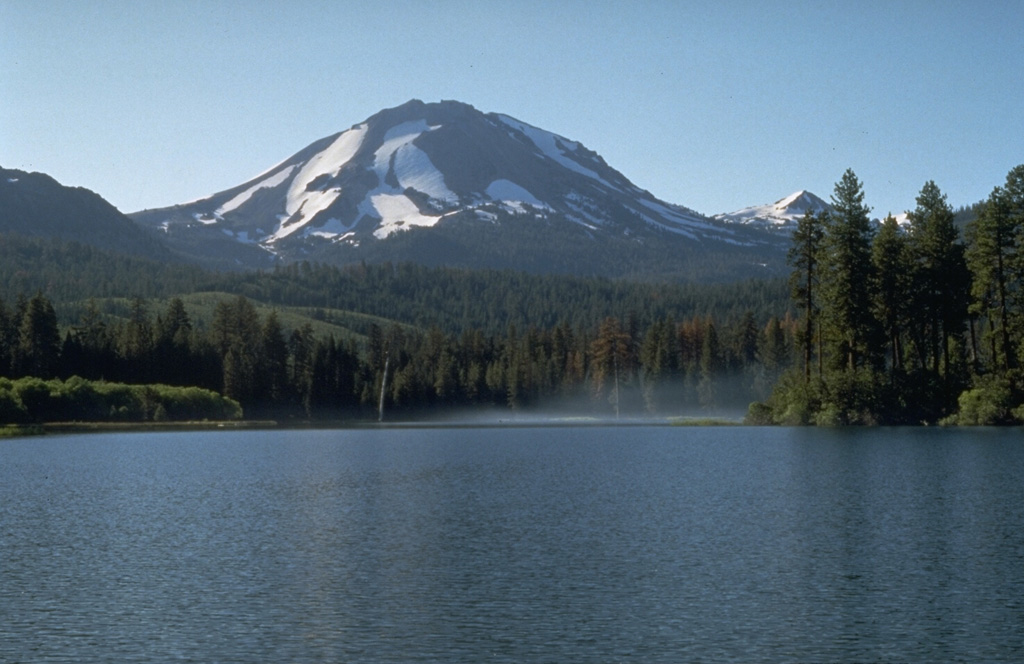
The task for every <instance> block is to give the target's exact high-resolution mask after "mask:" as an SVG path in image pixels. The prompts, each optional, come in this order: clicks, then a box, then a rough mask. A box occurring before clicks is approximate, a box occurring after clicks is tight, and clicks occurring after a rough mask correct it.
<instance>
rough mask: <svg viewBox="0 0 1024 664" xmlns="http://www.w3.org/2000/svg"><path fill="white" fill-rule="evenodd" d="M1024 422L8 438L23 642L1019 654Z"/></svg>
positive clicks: (68, 657) (943, 657)
mask: <svg viewBox="0 0 1024 664" xmlns="http://www.w3.org/2000/svg"><path fill="white" fill-rule="evenodd" d="M1021 442H1022V441H1021V439H1020V432H1019V431H984V430H976V431H959V430H935V429H930V430H929V429H877V430H863V431H819V430H806V429H751V428H692V427H683V428H673V427H654V428H651V427H636V428H629V427H626V428H622V427H615V428H571V427H560V428H550V429H546V428H520V429H495V428H490V429H472V428H464V429H452V430H445V429H401V430H398V429H396V430H363V431H299V432H270V431H263V432H224V433H215V434H209V433H198V434H197V433H188V434H183V433H171V434H118V435H96V436H82V437H68V438H46V439H28V440H20V441H8V442H4V443H2V444H0V579H2V584H0V661H7V660H10V661H76V662H77V661H96V660H110V661H119V660H133V661H167V660H171V659H186V660H189V659H191V660H196V661H238V662H248V661H294V662H312V661H370V662H409V661H445V662H477V661H497V662H523V661H619V660H622V661H638V662H650V661H665V662H669V661H672V662H676V661H685V660H722V659H726V660H750V659H758V660H799V661H808V660H834V661H862V660H868V661H917V662H932V661H953V660H958V659H959V660H966V661H1020V660H1021V659H1022V657H1024V481H1022V480H1024V446H1022V444H1021Z"/></svg>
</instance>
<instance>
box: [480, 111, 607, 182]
mask: <svg viewBox="0 0 1024 664" xmlns="http://www.w3.org/2000/svg"><path fill="white" fill-rule="evenodd" d="M497 117H498V118H499V119H500V120H501V121H502V122H503V123H505V124H506V125H508V126H509V127H511V128H513V129H515V130H516V131H518V132H521V133H522V134H523V135H525V136H526V137H527V138H528V139H530V142H531V143H533V144H534V145H535V146H537V149H538V150H540V151H541V152H542V153H543V154H544V155H545V156H546V157H548V158H549V159H553V160H554V161H556V162H558V163H559V164H560V165H562V166H564V167H566V168H568V169H569V170H572V171H576V172H577V173H579V174H580V175H586V176H587V177H588V178H592V179H594V180H597V181H598V182H600V183H601V184H603V185H604V186H606V187H608V188H610V189H616V187H615V186H614V185H612V184H611V183H609V182H607V181H606V180H605V179H604V178H602V177H601V176H600V175H598V174H597V173H595V172H594V171H592V170H590V169H589V168H587V167H585V166H583V165H582V164H580V163H579V162H577V161H575V160H574V159H571V158H569V156H568V154H567V153H566V150H568V151H570V152H575V151H576V150H578V149H579V147H580V145H579V143H576V142H575V141H570V140H569V139H567V138H562V137H561V136H559V135H557V134H552V133H551V132H548V131H544V130H543V129H538V128H537V127H533V126H531V125H528V124H526V123H525V122H520V121H519V120H516V119H515V118H513V117H509V116H507V115H501V114H498V116H497Z"/></svg>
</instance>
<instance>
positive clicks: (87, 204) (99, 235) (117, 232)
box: [0, 168, 173, 260]
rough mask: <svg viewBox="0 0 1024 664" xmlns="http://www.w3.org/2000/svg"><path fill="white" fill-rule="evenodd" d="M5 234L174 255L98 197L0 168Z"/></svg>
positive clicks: (141, 253)
mask: <svg viewBox="0 0 1024 664" xmlns="http://www.w3.org/2000/svg"><path fill="white" fill-rule="evenodd" d="M0 233H2V234H5V235H15V236H23V237H40V238H50V239H58V240H63V241H71V242H79V243H81V244H85V245H90V246H93V247H99V248H101V249H107V250H111V251H115V252H117V253H120V254H128V255H133V256H143V257H147V258H154V259H159V260H171V259H172V258H173V256H172V254H171V252H170V251H168V249H167V248H166V247H165V246H164V245H163V244H162V243H161V242H160V240H158V239H157V238H156V237H155V236H154V234H153V233H151V232H147V231H145V230H144V229H142V228H139V226H138V225H137V224H135V223H134V222H133V221H132V220H131V219H129V218H128V217H126V216H125V215H124V214H122V213H121V212H120V211H118V209H117V208H115V207H114V206H113V205H111V204H110V203H108V202H107V201H106V200H104V199H103V198H102V197H101V196H100V195H99V194H97V193H95V192H92V191H90V190H88V189H84V188H82V187H67V186H65V185H62V184H61V183H59V182H57V181H56V180H54V179H53V178H52V177H50V176H49V175H45V174H43V173H27V172H25V171H20V170H15V169H7V168H0Z"/></svg>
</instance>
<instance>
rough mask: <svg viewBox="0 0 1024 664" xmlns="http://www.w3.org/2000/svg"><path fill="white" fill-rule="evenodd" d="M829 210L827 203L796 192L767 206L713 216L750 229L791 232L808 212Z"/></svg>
mask: <svg viewBox="0 0 1024 664" xmlns="http://www.w3.org/2000/svg"><path fill="white" fill-rule="evenodd" d="M831 209H832V208H831V206H830V205H829V204H828V203H826V202H825V201H823V200H822V199H820V198H818V197H817V196H815V195H814V194H812V193H811V192H809V191H798V192H796V193H793V194H790V195H789V196H786V197H785V198H782V199H780V200H777V201H775V202H774V203H770V204H768V205H755V206H753V207H748V208H743V209H742V210H737V211H736V212H728V213H726V214H718V215H715V219H717V220H719V221H725V222H729V223H734V224H742V225H745V226H751V227H760V228H775V229H783V230H791V229H793V228H796V223H797V221H799V220H800V218H801V217H803V216H804V215H805V214H807V213H808V212H811V213H814V214H818V213H819V212H823V211H826V210H831Z"/></svg>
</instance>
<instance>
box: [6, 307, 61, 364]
mask: <svg viewBox="0 0 1024 664" xmlns="http://www.w3.org/2000/svg"><path fill="white" fill-rule="evenodd" d="M20 320H21V322H20V325H19V326H18V346H17V348H16V349H15V364H16V366H17V372H16V373H17V374H18V375H21V376H35V377H37V378H53V377H54V376H56V375H57V369H58V363H59V361H60V348H61V340H60V332H59V331H58V329H57V312H56V311H55V310H54V308H53V304H52V303H51V302H50V300H48V299H47V298H46V296H44V295H43V294H42V293H41V292H38V293H36V294H35V295H34V296H33V297H32V299H30V300H28V302H27V303H26V305H25V309H24V314H23V315H22V316H21V319H20Z"/></svg>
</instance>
